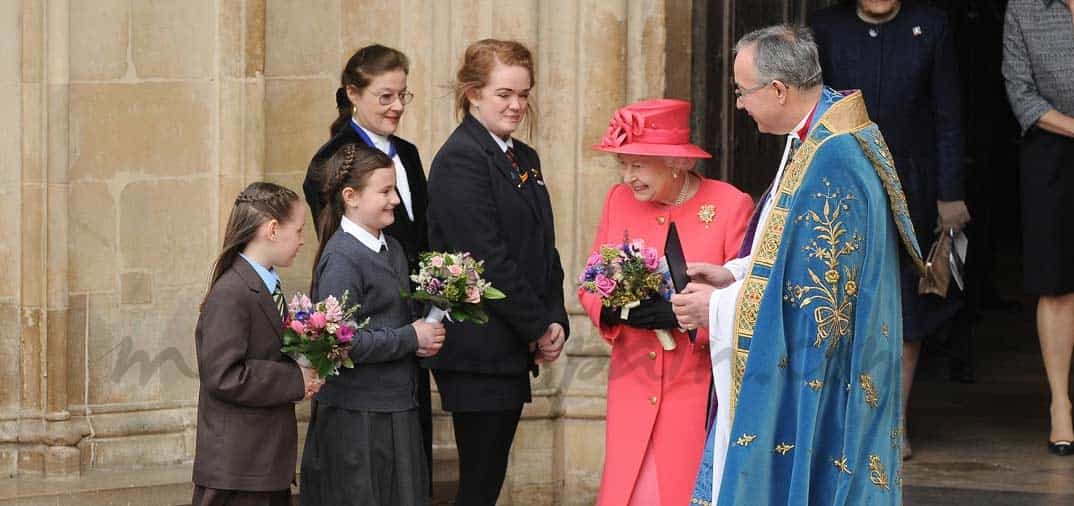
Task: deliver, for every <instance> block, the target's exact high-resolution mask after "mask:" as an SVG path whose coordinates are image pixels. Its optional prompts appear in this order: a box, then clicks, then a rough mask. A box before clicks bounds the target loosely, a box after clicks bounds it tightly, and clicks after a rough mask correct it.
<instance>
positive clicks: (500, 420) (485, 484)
mask: <svg viewBox="0 0 1074 506" xmlns="http://www.w3.org/2000/svg"><path fill="white" fill-rule="evenodd" d="M521 416H522V409H521V408H520V409H515V410H510V411H478V412H463V413H452V414H451V419H452V422H453V424H454V426H455V446H456V447H457V448H458V450H459V492H458V494H457V495H456V496H455V504H456V505H457V506H485V505H488V506H493V505H495V504H496V499H497V498H499V496H500V489H501V488H502V487H503V479H504V476H505V475H506V474H507V457H508V455H509V454H510V453H511V443H512V441H514V439H515V429H517V428H518V420H519V418H520V417H521Z"/></svg>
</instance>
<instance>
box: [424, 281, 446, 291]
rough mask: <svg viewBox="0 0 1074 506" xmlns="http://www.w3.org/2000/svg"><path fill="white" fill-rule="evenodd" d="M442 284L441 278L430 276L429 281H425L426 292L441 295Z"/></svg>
mask: <svg viewBox="0 0 1074 506" xmlns="http://www.w3.org/2000/svg"><path fill="white" fill-rule="evenodd" d="M442 286H443V285H442V284H441V283H440V280H439V279H436V278H430V279H429V281H427V282H426V283H425V293H427V294H429V295H439V294H440V288H441V287H442Z"/></svg>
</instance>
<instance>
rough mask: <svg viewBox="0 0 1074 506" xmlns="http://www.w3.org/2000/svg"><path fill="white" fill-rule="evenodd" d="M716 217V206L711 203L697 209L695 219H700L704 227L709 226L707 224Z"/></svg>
mask: <svg viewBox="0 0 1074 506" xmlns="http://www.w3.org/2000/svg"><path fill="white" fill-rule="evenodd" d="M715 217H716V206H714V205H712V204H705V205H703V206H701V208H700V209H698V210H697V219H699V220H701V223H704V224H705V228H709V224H710V223H712V219H713V218H715Z"/></svg>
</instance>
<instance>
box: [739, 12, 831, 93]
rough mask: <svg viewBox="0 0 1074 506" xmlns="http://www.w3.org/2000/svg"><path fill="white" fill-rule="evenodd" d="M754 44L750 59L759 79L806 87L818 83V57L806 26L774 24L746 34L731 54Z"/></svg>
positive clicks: (817, 84) (811, 33)
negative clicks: (752, 54)
mask: <svg viewBox="0 0 1074 506" xmlns="http://www.w3.org/2000/svg"><path fill="white" fill-rule="evenodd" d="M753 44H756V45H757V51H756V52H755V54H754V62H755V64H756V66H757V74H758V77H759V78H760V79H761V80H762V81H774V80H778V81H781V82H782V83H783V84H786V85H788V86H794V87H796V88H801V89H810V88H813V87H815V86H819V85H820V84H821V83H822V82H823V79H822V76H821V70H820V58H819V57H818V51H817V43H816V42H815V41H814V40H813V32H811V31H810V30H809V28H807V27H804V26H802V27H793V26H789V25H775V26H769V27H766V28H761V29H760V30H754V31H752V32H750V33H747V34H746V35H745V36H744V37H742V38H741V39H738V43H737V44H735V54H738V53H739V52H741V51H742V50H743V49H745V48H746V47H747V46H750V45H753Z"/></svg>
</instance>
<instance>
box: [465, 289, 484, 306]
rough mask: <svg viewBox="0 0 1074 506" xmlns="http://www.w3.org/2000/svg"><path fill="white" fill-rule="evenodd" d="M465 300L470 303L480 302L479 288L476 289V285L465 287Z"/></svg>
mask: <svg viewBox="0 0 1074 506" xmlns="http://www.w3.org/2000/svg"><path fill="white" fill-rule="evenodd" d="M466 302H469V303H470V304H480V303H481V290H478V289H477V287H476V286H470V287H467V288H466Z"/></svg>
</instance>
